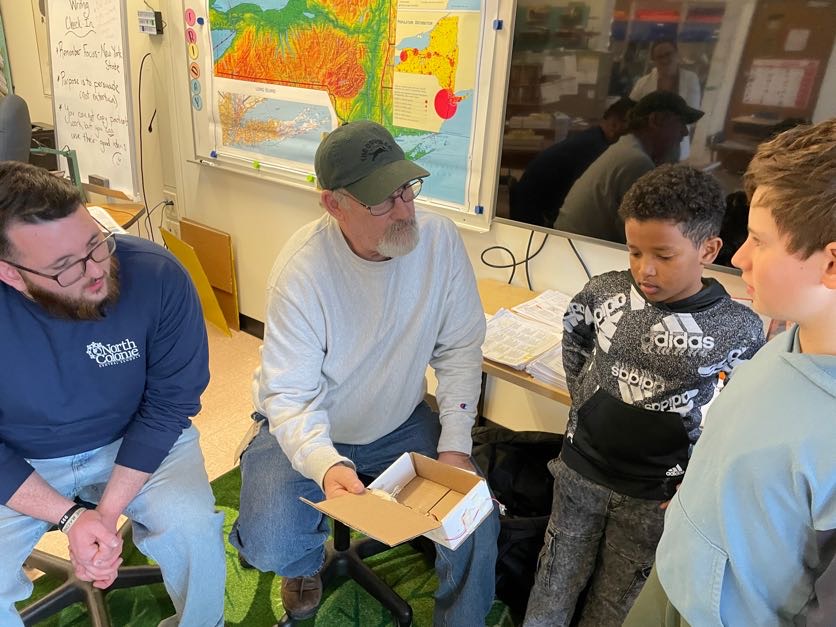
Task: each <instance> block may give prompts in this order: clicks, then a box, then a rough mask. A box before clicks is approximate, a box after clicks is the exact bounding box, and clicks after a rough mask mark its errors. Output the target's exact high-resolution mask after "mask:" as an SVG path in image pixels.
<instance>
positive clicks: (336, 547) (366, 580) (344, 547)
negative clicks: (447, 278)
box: [276, 519, 412, 627]
mask: <svg viewBox="0 0 836 627" xmlns="http://www.w3.org/2000/svg"><path fill="white" fill-rule="evenodd" d="M331 522H332V529H333V540H330V541H329V542H328V544H326V545H325V565H324V566H323V567H322V570H321V571H320V573H319V574H320V577H322V587H323V589H324V588H325V586H326V585H328V583H329V582H331V581H334V580H335V579H339V578H345V577H348V578H350V579H353V580H354V581H356V582H357V583H358V584H360V586H362V587H363V588H364V589H365V590H366V591H367V592H368V593H369V594H370V595H372V596H373V597H374V598H375V599H377V600H378V602H379V603H380V604H381V605H382V606H383V607H385V608H386V609H387V610H389V611H390V612H391V613H392V617H393V618H394V619H395V623H396V624H398V625H399V626H400V627H407V626H408V625H411V624H412V607H410V605H409V603H407V602H406V601H404V600H403V599H402V598H401V596H400V595H399V594H398V593H397V592H395V591H394V590H393V589H392V588H390V587H389V586H388V585H387V584H386V582H384V581H383V580H382V579H381V578H380V577H378V576H377V575H376V574H375V572H374V571H373V570H372V569H371V568H370V567H369V566H367V565H366V563H365V562H364V561H363V560H364V559H365V558H367V557H371V556H373V555H377V554H378V553H382V552H383V551H388V550H389V549H391V548H392V547H390V546H389V545H387V544H383V543H382V542H378V541H377V540H375V539H374V538H357V539H355V540H352V539H351V530H350V529H349V528H348V527H347V526H346V525H345V524H343V523H341V522H340V521H338V520H333V519H332V521H331ZM296 624H297V622H296V621H295V620H294V619H292V618H290V616H288V615H287V614H285V615H284V616H282V618H281V619H280V620H279V622H278V623H277V624H276V627H291V626H293V625H296Z"/></svg>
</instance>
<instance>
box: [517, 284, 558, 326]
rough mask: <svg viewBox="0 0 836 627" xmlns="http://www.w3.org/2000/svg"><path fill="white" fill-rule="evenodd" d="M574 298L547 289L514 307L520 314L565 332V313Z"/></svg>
mask: <svg viewBox="0 0 836 627" xmlns="http://www.w3.org/2000/svg"><path fill="white" fill-rule="evenodd" d="M571 300H572V298H571V297H570V296H567V295H566V294H564V293H562V292H558V291H556V290H546V291H545V292H543V293H542V294H540V295H538V296H537V297H536V298H532V299H531V300H528V301H526V302H524V303H522V304H520V305H517V306H516V307H514V308H513V309H514V311H516V312H517V313H518V314H520V315H522V316H525V317H526V318H531V319H532V320H537V321H538V322H542V323H543V324H547V325H549V326H551V327H554V328H556V329H557V330H558V332H559V333H561V334H562V333H563V314H565V313H566V308H567V307H568V306H569V302H570V301H571Z"/></svg>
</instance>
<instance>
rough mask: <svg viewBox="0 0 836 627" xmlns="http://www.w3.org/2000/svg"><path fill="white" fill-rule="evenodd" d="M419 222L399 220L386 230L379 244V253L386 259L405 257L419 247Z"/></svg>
mask: <svg viewBox="0 0 836 627" xmlns="http://www.w3.org/2000/svg"><path fill="white" fill-rule="evenodd" d="M418 240H419V235H418V222H417V221H416V220H415V218H412V219H410V220H398V221H397V222H393V223H392V224H390V225H389V227H388V228H387V229H386V232H385V233H384V234H383V237H381V238H380V241H379V242H378V244H377V252H379V253H380V254H381V255H383V256H384V257H403V256H404V255H408V254H409V253H411V252H412V251H413V250H415V247H416V246H417V245H418Z"/></svg>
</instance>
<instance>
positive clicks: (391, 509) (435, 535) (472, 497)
mask: <svg viewBox="0 0 836 627" xmlns="http://www.w3.org/2000/svg"><path fill="white" fill-rule="evenodd" d="M374 490H383V491H384V492H386V493H388V494H390V495H393V496H394V497H395V500H394V501H392V500H388V499H386V498H383V497H381V496H377V495H376V494H374ZM302 500H303V501H305V502H306V503H307V504H308V505H311V506H313V507H315V508H316V509H318V510H319V511H321V512H322V513H324V514H327V515H328V516H331V517H332V518H335V519H337V520H339V521H341V522H343V523H345V524H346V525H348V526H349V527H352V528H353V529H357V530H358V531H360V532H362V533H364V534H365V535H367V536H369V537H371V538H375V539H376V540H380V541H381V542H384V543H385V544H388V545H389V546H395V545H396V544H400V543H402V542H406V541H407V540H411V539H412V538H415V537H416V536H420V535H423V536H426V537H427V538H429V539H430V540H432V541H433V542H437V543H439V544H441V545H444V546H446V547H448V548H451V549H456V548H457V547H458V546H459V545H460V544H461V543H462V542H464V540H465V539H466V538H467V537H468V536H469V535H470V534H471V533H473V531H474V530H475V529H476V527H478V526H479V524H480V523H481V522H482V521H483V520H484V519H485V518H486V517H487V516H488V514H490V512H491V510H492V509H493V501H492V500H491V494H490V492H489V491H488V486H487V484H486V483H485V480H484V479H482V478H481V477H479V476H478V475H475V474H473V473H470V472H467V471H466V470H462V469H461V468H455V467H453V466H449V465H447V464H442V463H440V462H438V461H436V460H434V459H430V458H429V457H425V456H423V455H419V454H418V453H404V454H403V455H401V456H400V457H399V458H398V459H397V460H395V462H394V463H393V464H392V465H391V466H389V468H387V469H386V470H385V471H384V472H383V473H382V474H381V475H380V476H379V477H378V478H377V479H375V480H374V481H373V482H372V483H371V484H369V489H368V490H366V492H364V493H363V494H360V495H357V494H350V495H347V496H341V497H338V498H335V499H330V500H326V501H320V502H319V503H312V502H311V501H309V500H307V499H304V498H303V499H302Z"/></svg>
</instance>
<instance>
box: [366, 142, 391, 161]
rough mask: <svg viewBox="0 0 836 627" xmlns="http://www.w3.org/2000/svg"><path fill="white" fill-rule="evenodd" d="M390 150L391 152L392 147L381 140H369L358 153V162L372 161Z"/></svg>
mask: <svg viewBox="0 0 836 627" xmlns="http://www.w3.org/2000/svg"><path fill="white" fill-rule="evenodd" d="M390 150H392V146H391V145H389V144H388V143H386V142H384V141H383V140H381V139H370V140H369V141H367V142H366V144H365V145H364V146H363V148H362V150H361V151H360V161H366V160H367V159H371V160H372V161H374V160H375V159H377V158H378V156H380V155H382V154H383V153H385V152H389V151H390Z"/></svg>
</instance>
